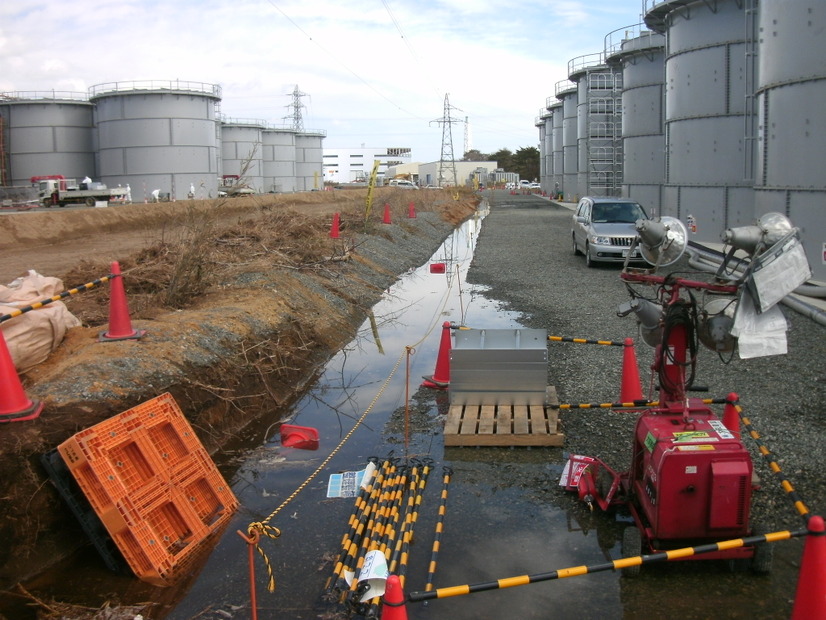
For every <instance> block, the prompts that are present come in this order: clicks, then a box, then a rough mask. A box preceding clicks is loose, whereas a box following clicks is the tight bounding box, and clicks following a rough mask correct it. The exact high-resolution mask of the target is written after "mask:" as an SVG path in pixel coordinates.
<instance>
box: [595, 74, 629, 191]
mask: <svg viewBox="0 0 826 620" xmlns="http://www.w3.org/2000/svg"><path fill="white" fill-rule="evenodd" d="M586 79H587V101H588V136H587V137H588V144H587V148H588V192H589V193H591V194H595V195H603V196H619V195H620V192H621V189H622V158H623V152H622V73H620V72H615V71H613V70H610V69H609V70H604V69H603V70H600V71H595V72H589V73H588V74H587V76H586Z"/></svg>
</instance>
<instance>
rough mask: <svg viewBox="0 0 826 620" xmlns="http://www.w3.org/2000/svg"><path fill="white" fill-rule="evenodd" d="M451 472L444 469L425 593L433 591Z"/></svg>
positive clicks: (448, 468) (447, 468)
mask: <svg viewBox="0 0 826 620" xmlns="http://www.w3.org/2000/svg"><path fill="white" fill-rule="evenodd" d="M452 475H453V470H452V469H451V468H450V467H445V468H444V478H443V479H442V495H441V498H440V501H439V514H438V517H437V519H436V532H435V533H434V535H433V547H432V548H431V551H430V564H429V565H428V567H427V584H426V585H425V591H426V592H430V591H431V590H432V589H433V578H434V577H435V576H436V561H437V560H438V558H439V549H440V548H441V545H442V531H444V524H445V513H446V512H447V490H448V487H449V486H450V477H451V476H452Z"/></svg>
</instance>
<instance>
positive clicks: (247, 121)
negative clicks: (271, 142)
mask: <svg viewBox="0 0 826 620" xmlns="http://www.w3.org/2000/svg"><path fill="white" fill-rule="evenodd" d="M217 118H218V120H219V121H221V122H222V123H223V124H224V125H248V126H250V127H261V128H265V129H266V128H268V126H269V123H268V122H267V121H265V120H264V119H262V118H232V117H230V116H226V115H224V114H218V115H217Z"/></svg>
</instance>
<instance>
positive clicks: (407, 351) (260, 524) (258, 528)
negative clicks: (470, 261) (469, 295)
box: [247, 282, 453, 592]
mask: <svg viewBox="0 0 826 620" xmlns="http://www.w3.org/2000/svg"><path fill="white" fill-rule="evenodd" d="M452 289H453V283H452V282H451V283H450V284H449V286H448V287H447V290H446V291H445V294H444V298H443V300H442V304H441V307H440V308H439V311H438V312H436V313H435V314H434V317H433V320H432V322H431V325H430V327H429V328H428V329H427V331H426V332H425V334H424V336H422V338H421V339H420V340H419V341H418V342H416V344H413V345H409V346H406V347H405V348H404V350H403V351H402V353H401V355H399V358H398V359H397V360H396V363H395V364H394V366H393V369H392V370H391V371H390V374H389V375H387V378H386V379H385V380H384V383H383V384H382V386H381V387H380V388H379V391H378V392H376V395H375V396H374V397H373V400H372V401H371V402H370V404H369V405H368V406H367V408H366V409H365V410H364V413H362V414H361V416H360V417H359V419H358V420H356V423H355V424H354V425H353V427H352V428H351V429H350V431H349V432H348V433H347V434H346V435H345V436H344V437H343V438H342V439H341V441H340V442H339V443H338V445H337V446H336V447H335V448H333V450H332V451H331V452H330V454H329V455H327V458H325V459H324V461H322V463H321V464H320V465H319V466H318V467H317V468H316V469H315V471H314V472H313V473H311V474H310V475H309V476H308V477H307V479H306V480H305V481H304V482H302V483H301V484H300V485H299V486H298V487H297V488H296V489H295V491H293V492H292V493H291V494H290V496H289V497H287V499H285V500H284V501H283V502H281V505H280V506H278V508H276V509H275V510H273V511H272V513H270V515H269V516H268V517H267V518H266V519H264V520H263V521H254V522H252V523H250V524H249V525H248V526H247V534H248V535H249V537H250V538H252V537H253V536H254V534H255V533H257V534H258V535H259V536H258V538H259V540H260V537H261V536H266V537H267V538H270V539H272V540H275V539H276V538H278V537H279V536H281V530H279V529H278V528H277V527H274V526H272V525H270V524H269V522H270V521H271V520H272V519H273V518H275V515H277V514H278V513H279V512H280V511H281V510H283V509H284V507H285V506H286V505H287V504H289V503H290V502H291V501H292V500H293V499H295V497H296V496H297V495H298V494H299V493H300V492H301V491H303V490H304V489H305V488H306V487H307V485H308V484H310V482H312V481H313V479H314V478H315V477H316V476H317V475H318V474H319V473H321V471H322V470H323V469H324V468H325V467H327V464H328V463H329V462H330V461H331V460H332V458H333V457H334V456H335V455H336V454H337V453H338V451H339V450H341V448H342V446H344V444H345V443H346V442H347V440H348V439H350V437H351V436H352V435H353V433H354V432H355V431H356V429H357V428H358V427H359V426H360V425H361V423H362V422H364V419H365V418H366V417H367V414H368V413H370V411H372V409H373V407H374V406H375V405H376V403H377V402H378V400H379V398H380V397H381V395H382V393H384V390H385V389H387V386H388V385H389V384H390V380H391V379H392V378H393V376H394V375H395V374H396V371H397V370H398V369H399V366H400V365H401V362H402V359H404V358H405V356H409V355H411V354H412V353H414V352H415V347H417V346H418V345H420V344H421V343H422V342H424V341H425V340H426V339H427V337H428V336H430V334H431V333H433V330H434V329H435V328H436V325H437V324H438V318H439V317H441V316H443V314H444V310H445V308H446V307H447V302H448V300H449V298H450V291H451V290H452ZM408 381H409V378H408ZM255 549H256V550H257V551H258V555H260V556H261V558H262V559H263V560H264V564H265V566H266V567H267V590H269V591H270V592H275V574H274V572H273V569H272V564H271V563H270V559H269V558H268V557H267V554H266V552H265V551H264V550H263V549H262V548H261V545H260V544H259V543H256V544H255Z"/></svg>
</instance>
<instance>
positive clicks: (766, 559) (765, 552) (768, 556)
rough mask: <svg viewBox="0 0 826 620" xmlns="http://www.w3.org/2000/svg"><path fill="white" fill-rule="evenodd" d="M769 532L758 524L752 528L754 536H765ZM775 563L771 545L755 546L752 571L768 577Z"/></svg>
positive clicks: (760, 544) (759, 544)
mask: <svg viewBox="0 0 826 620" xmlns="http://www.w3.org/2000/svg"><path fill="white" fill-rule="evenodd" d="M767 531H768V530H767V529H766V528H765V527H763V525H760V524H757V525H755V526H754V527H753V528H752V532H751V534H752V536H759V535H761V534H765V533H766V532H767ZM773 561H774V547H772V545H771V543H765V542H764V543H758V544H756V545H754V556H752V558H751V570H752V572H754V573H757V574H758V575H768V574H769V573H771V572H772V563H773Z"/></svg>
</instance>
